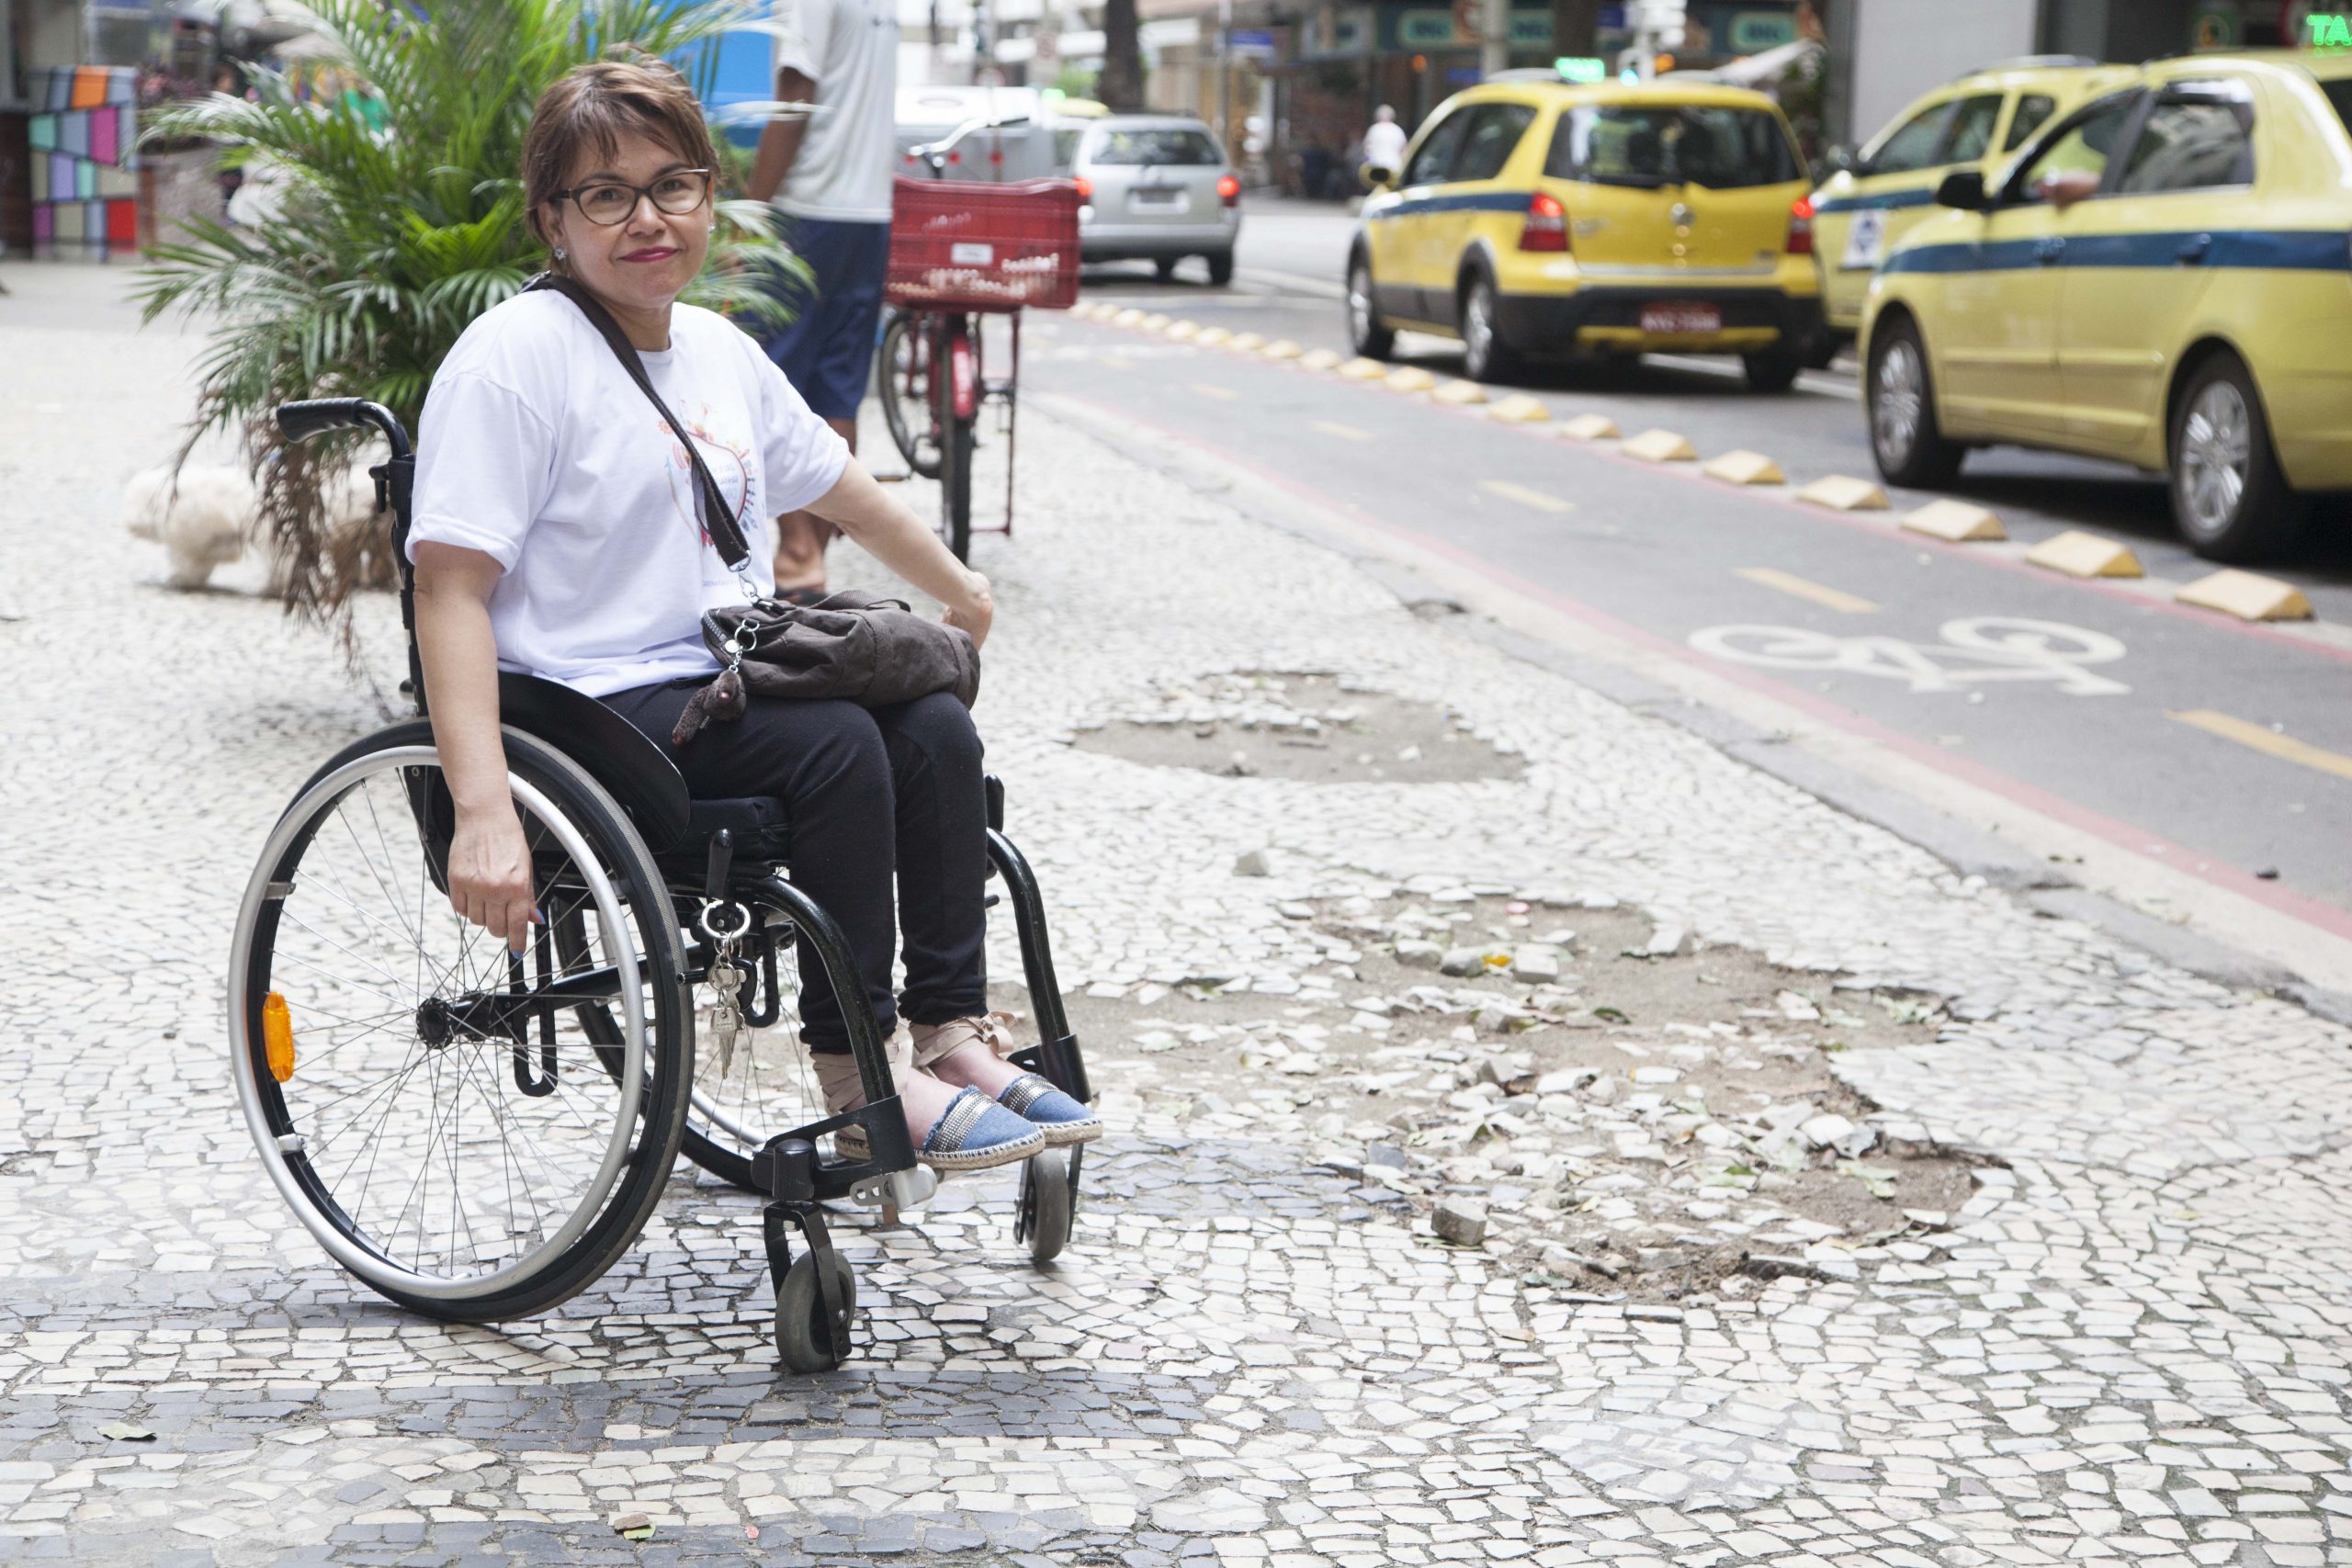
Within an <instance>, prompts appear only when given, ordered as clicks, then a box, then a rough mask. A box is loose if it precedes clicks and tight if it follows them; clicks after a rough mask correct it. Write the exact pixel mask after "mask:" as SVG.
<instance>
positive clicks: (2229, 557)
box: [2167, 351, 2305, 561]
mask: <svg viewBox="0 0 2352 1568" xmlns="http://www.w3.org/2000/svg"><path fill="white" fill-rule="evenodd" d="M2167 449H2168V451H2169V452H2170V455H2171V462H2172V486H2171V489H2172V513H2173V521H2174V522H2175V524H2176V525H2178V527H2179V529H2180V532H2181V536H2183V537H2184V538H2186V539H2187V540H2188V546H2189V547H2190V548H2191V549H2193V550H2195V551H2196V552H2197V553H2198V554H2199V555H2200V556H2203V557H2205V558H2208V559H2210V560H2218V561H2251V560H2258V559H2261V558H2264V557H2266V556H2269V555H2273V554H2275V553H2277V552H2278V550H2280V549H2281V548H2283V547H2285V546H2286V545H2287V543H2288V542H2289V541H2290V539H2292V538H2293V537H2294V535H2295V531H2296V529H2297V528H2298V527H2299V526H2300V525H2301V523H2302V520H2303V515H2304V510H2305V508H2304V503H2303V500H2302V498H2301V496H2299V495H2297V494H2296V493H2295V492H2294V491H2293V490H2292V489H2291V488H2290V486H2289V485H2288V483H2287V476H2286V474H2285V473H2284V472H2283V471H2282V470H2281V469H2280V468H2279V467H2278V454H2277V453H2276V452H2274V451H2272V450H2271V446H2270V423H2269V421H2268V420H2267V419H2266V418H2265V417H2264V415H2263V411H2262V398H2261V395H2260V394H2259V393H2258V392H2257V391H2256V389H2255V385H2254V376H2253V374H2252V372H2250V371H2248V370H2247V369H2246V367H2245V362H2244V361H2243V360H2241V359H2239V358H2238V356H2237V355H2234V354H2230V353H2227V352H2226V351H2217V352H2215V353H2213V354H2211V355H2208V356H2207V357H2206V358H2205V360H2204V361H2203V362H2202V363H2201V364H2199V366H2198V367H2197V368H2196V369H2195V370H2193V371H2191V372H2190V373H2189V378H2188V383H2187V385H2185V386H2184V387H2182V389H2181V392H2180V396H2179V397H2178V398H2177V399H2176V400H2174V403H2173V412H2172V440H2171V443H2170V446H2169V447H2168V448H2167Z"/></svg>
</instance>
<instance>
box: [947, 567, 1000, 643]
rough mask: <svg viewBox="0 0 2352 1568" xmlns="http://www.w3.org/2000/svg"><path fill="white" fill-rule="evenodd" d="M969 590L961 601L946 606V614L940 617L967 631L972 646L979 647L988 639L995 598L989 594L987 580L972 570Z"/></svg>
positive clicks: (994, 612) (951, 624) (994, 608)
mask: <svg viewBox="0 0 2352 1568" xmlns="http://www.w3.org/2000/svg"><path fill="white" fill-rule="evenodd" d="M969 575H970V577H971V580H972V581H971V584H970V588H969V591H968V592H967V593H966V595H965V597H964V599H963V601H962V602H961V603H959V604H950V605H948V606H947V614H945V615H942V616H941V617H940V619H942V620H944V621H945V622H946V623H947V624H948V625H949V626H956V627H958V628H960V629H962V630H964V631H967V632H969V633H970V634H971V637H972V646H973V647H974V648H978V647H979V646H980V645H981V644H982V643H984V642H986V641H988V640H989V622H991V621H993V620H995V619H996V600H995V599H994V598H993V597H992V596H991V595H990V594H989V580H988V579H987V578H985V577H982V576H981V575H980V574H979V573H978V572H977V571H976V572H972V573H970V574H969Z"/></svg>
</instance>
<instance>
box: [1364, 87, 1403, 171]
mask: <svg viewBox="0 0 2352 1568" xmlns="http://www.w3.org/2000/svg"><path fill="white" fill-rule="evenodd" d="M1363 161H1364V166H1365V167H1367V168H1374V169H1385V170H1387V171H1388V172H1389V173H1390V174H1392V175H1393V174H1395V173H1397V171H1398V170H1399V169H1401V168H1402V167H1403V166H1404V164H1405V128H1404V127H1403V126H1401V125H1398V124H1397V111H1396V110H1395V109H1393V108H1390V107H1388V106H1387V105H1386V104H1383V105H1381V106H1380V107H1378V108H1376V109H1374V110H1373V111H1372V124H1371V125H1370V126H1368V127H1367V128H1366V129H1365V130H1364V133H1363Z"/></svg>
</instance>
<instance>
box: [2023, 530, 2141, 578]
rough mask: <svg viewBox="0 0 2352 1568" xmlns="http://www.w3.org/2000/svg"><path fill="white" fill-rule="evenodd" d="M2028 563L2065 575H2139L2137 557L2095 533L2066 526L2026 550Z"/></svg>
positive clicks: (2138, 559)
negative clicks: (2061, 531)
mask: <svg viewBox="0 0 2352 1568" xmlns="http://www.w3.org/2000/svg"><path fill="white" fill-rule="evenodd" d="M2025 558H2026V562H2027V564H2028V565H2030V566H2039V567H2045V568H2047V569H2048V570H2052V571H2062V572H2064V573H2065V574H2066V575H2067V576H2068V577H2140V576H2143V575H2144V574H2143V572H2142V571H2141V570H2140V558H2139V557H2137V556H2135V555H2133V554H2132V553H2131V551H2130V550H2127V549H2125V548H2124V547H2122V546H2121V545H2119V544H2117V543H2116V542H2115V541H2114V540H2113V539H2102V538H2100V537H2099V536H2098V535H2097V534H2086V533H2084V532H2082V531H2081V530H2080V529H2078V528H2069V529H2067V530H2066V532H2064V533H2063V534H2054V535H2052V536H2050V537H2049V538H2047V539H2044V540H2042V541H2041V543H2040V544H2038V545H2036V546H2034V547H2033V548H2031V549H2030V550H2028V551H2026V553H2025Z"/></svg>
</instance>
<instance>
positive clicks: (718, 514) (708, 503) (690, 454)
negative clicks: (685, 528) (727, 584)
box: [523, 272, 752, 571]
mask: <svg viewBox="0 0 2352 1568" xmlns="http://www.w3.org/2000/svg"><path fill="white" fill-rule="evenodd" d="M539 288H547V289H552V290H554V291H555V292H556V293H558V294H560V295H562V296H563V297H564V298H565V299H569V300H571V302H572V303H573V304H575V305H577V306H579V307H580V313H581V314H582V315H583V316H586V317H587V318H588V322H589V324H590V325H591V326H593V327H594V328H595V329H596V331H597V333H599V334H601V335H602V336H603V338H604V340H605V343H606V344H608V345H610V346H611V348H612V351H613V356H614V357H615V358H616V359H618V360H619V361H620V362H621V368H622V369H624V370H627V371H628V378H629V379H630V380H632V381H634V382H636V383H637V389H638V390H639V391H640V392H643V393H644V394H645V396H646V399H647V400H649V401H650V402H651V403H652V404H653V408H654V412H657V413H659V414H660V415H661V416H662V423H665V424H667V425H668V426H669V427H670V434H673V435H674V436H676V437H677V438H678V444H679V445H680V446H684V448H685V449H686V460H687V461H688V462H691V463H692V464H694V466H695V513H697V514H698V515H699V516H700V518H701V520H702V527H703V532H704V533H706V534H708V535H709V536H710V542H711V543H712V544H713V545H714V546H716V547H718V558H719V559H720V560H722V561H724V562H726V563H727V570H729V571H740V570H741V569H742V566H743V563H744V562H746V561H748V560H750V559H751V558H752V547H751V543H750V542H749V541H748V540H746V539H745V538H744V537H743V530H742V529H741V528H740V527H738V526H736V524H735V513H733V512H732V511H730V510H729V507H728V505H727V492H726V491H722V490H720V489H719V488H718V480H717V479H713V478H712V477H711V472H710V466H709V465H708V464H707V463H705V462H704V461H703V460H702V451H701V449H700V448H699V447H697V446H695V439H694V437H693V436H691V435H689V434H686V427H685V426H684V425H683V424H681V423H678V416H677V415H676V414H673V413H672V412H670V405H669V404H667V403H665V402H663V401H662V394H661V393H659V392H657V391H655V390H654V389H653V379H652V378H651V377H650V376H648V375H647V374H646V373H645V361H644V360H642V359H639V357H638V356H637V345H636V344H633V343H631V342H629V341H628V333H625V332H623V331H622V330H621V324H620V323H619V322H618V321H615V320H613V313H612V312H611V311H610V310H605V307H604V304H603V302H602V301H600V300H599V299H597V298H596V297H595V296H594V294H591V293H589V292H588V290H587V289H585V288H582V287H581V286H580V285H579V284H578V283H576V282H574V281H573V280H572V279H571V278H569V277H560V276H557V275H556V274H554V273H551V272H543V273H541V274H539V275H538V276H537V277H534V278H533V279H531V281H530V282H528V283H526V284H525V285H524V286H523V290H524V292H525V293H526V294H527V293H529V292H531V291H532V290H534V289H539Z"/></svg>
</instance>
